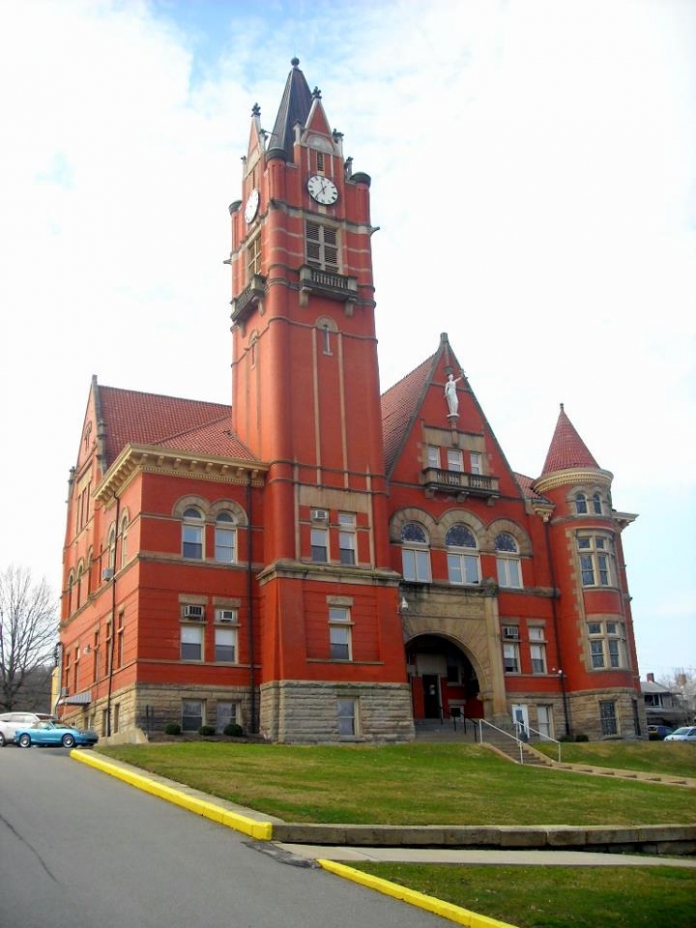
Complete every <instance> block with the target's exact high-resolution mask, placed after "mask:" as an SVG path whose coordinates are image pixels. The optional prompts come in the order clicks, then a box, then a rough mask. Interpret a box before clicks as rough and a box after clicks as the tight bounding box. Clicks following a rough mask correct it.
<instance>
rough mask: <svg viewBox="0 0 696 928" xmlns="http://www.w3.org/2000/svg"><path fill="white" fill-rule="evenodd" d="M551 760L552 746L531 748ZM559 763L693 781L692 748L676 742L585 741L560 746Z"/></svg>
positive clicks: (695, 751) (695, 771) (694, 762)
mask: <svg viewBox="0 0 696 928" xmlns="http://www.w3.org/2000/svg"><path fill="white" fill-rule="evenodd" d="M534 747H535V748H537V750H539V751H541V752H542V753H544V754H546V755H547V756H548V757H550V758H551V759H552V760H557V759H558V747H557V746H556V745H555V744H535V745H534ZM561 760H562V761H563V762H564V763H567V764H588V765H591V766H593V767H616V768H617V769H619V770H638V771H640V772H641V773H665V774H669V775H671V776H675V777H693V778H694V779H696V745H694V744H686V743H681V744H680V743H679V742H676V741H647V742H646V741H588V742H586V743H580V744H575V743H565V742H564V743H563V744H562V745H561Z"/></svg>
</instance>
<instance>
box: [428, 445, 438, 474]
mask: <svg viewBox="0 0 696 928" xmlns="http://www.w3.org/2000/svg"><path fill="white" fill-rule="evenodd" d="M427 454H428V467H437V468H439V467H440V449H439V448H438V447H437V445H428V450H427Z"/></svg>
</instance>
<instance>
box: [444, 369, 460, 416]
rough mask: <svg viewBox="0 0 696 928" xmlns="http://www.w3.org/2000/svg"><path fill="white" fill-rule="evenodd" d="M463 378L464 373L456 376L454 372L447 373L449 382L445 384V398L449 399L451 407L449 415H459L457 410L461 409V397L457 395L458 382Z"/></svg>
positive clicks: (448, 405)
mask: <svg viewBox="0 0 696 928" xmlns="http://www.w3.org/2000/svg"><path fill="white" fill-rule="evenodd" d="M461 379H462V375H461V374H460V375H459V377H455V376H454V374H448V375H447V383H446V384H445V399H446V400H447V408H448V409H449V413H448V415H450V416H456V415H458V412H457V410H458V409H459V397H458V396H457V384H458V383H459V381H460V380H461Z"/></svg>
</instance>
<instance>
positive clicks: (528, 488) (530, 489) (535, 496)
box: [513, 471, 547, 502]
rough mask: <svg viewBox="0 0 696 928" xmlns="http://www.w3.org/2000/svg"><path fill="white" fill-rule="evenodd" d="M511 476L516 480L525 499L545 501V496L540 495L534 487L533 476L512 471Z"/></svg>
mask: <svg viewBox="0 0 696 928" xmlns="http://www.w3.org/2000/svg"><path fill="white" fill-rule="evenodd" d="M513 477H514V478H515V480H516V481H517V485H518V487H519V488H520V490H522V495H523V496H524V498H525V499H531V500H538V501H539V502H547V499H546V497H545V496H542V495H541V494H540V493H537V491H536V490H535V489H534V483H535V482H536V481H535V480H534V478H533V477H527V476H526V475H525V474H518V473H516V472H514V471H513Z"/></svg>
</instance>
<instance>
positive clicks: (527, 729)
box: [474, 719, 561, 764]
mask: <svg viewBox="0 0 696 928" xmlns="http://www.w3.org/2000/svg"><path fill="white" fill-rule="evenodd" d="M474 721H476V722H478V723H479V729H478V731H479V744H483V726H484V725H487V726H488V728H491V729H493V731H497V732H499V733H500V734H501V735H505V737H506V738H511V739H512V740H513V741H516V742H517V745H518V747H519V752H520V763H521V764H523V763H524V750H523V747H522V745H523V744H526V743H528V739H527V740H526V741H525V739H523V738H520V737H518V735H517V734H514V735H513V734H511V733H510V732H509V731H505V729H504V728H499V727H498V726H497V725H494V724H493V723H492V722H489V721H487V720H486V719H475V720H474ZM515 730H516V731H517V732H521V731H522V730H524V731H525V732H532V733H533V734H535V735H538V736H539V738H540V739H541V740H542V741H550V742H552V743H553V744H556V745H558V763H559V764H560V762H561V742H560V741H557V740H556V739H555V738H551V737H550V736H549V735H545V734H544V733H543V732H541V731H537V729H536V728H532V727H531V725H522V723H521V722H515Z"/></svg>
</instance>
